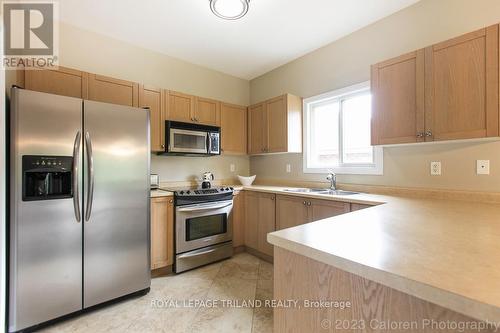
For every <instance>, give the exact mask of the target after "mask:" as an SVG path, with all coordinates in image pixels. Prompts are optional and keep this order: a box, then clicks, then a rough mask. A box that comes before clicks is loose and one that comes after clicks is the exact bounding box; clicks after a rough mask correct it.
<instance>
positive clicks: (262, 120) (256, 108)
mask: <svg viewBox="0 0 500 333" xmlns="http://www.w3.org/2000/svg"><path fill="white" fill-rule="evenodd" d="M265 110H266V105H265V104H264V103H259V104H256V105H252V106H250V107H249V108H248V154H250V155H255V154H262V153H264V152H265V147H266V142H267V125H266V123H267V118H266V112H265Z"/></svg>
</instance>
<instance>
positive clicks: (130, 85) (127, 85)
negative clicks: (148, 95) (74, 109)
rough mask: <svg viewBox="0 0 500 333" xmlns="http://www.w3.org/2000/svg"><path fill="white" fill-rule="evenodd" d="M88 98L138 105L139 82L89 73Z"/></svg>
mask: <svg viewBox="0 0 500 333" xmlns="http://www.w3.org/2000/svg"><path fill="white" fill-rule="evenodd" d="M89 99H90V100H92V101H97V102H104V103H111V104H119V105H126V106H135V107H138V106H139V84H138V83H135V82H130V81H125V80H119V79H115V78H111V77H107V76H102V75H97V74H89Z"/></svg>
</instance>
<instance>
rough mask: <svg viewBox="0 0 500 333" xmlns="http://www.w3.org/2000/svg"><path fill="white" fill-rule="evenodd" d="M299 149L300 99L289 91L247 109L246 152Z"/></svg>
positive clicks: (300, 133)
mask: <svg viewBox="0 0 500 333" xmlns="http://www.w3.org/2000/svg"><path fill="white" fill-rule="evenodd" d="M300 152H302V98H300V97H297V96H293V95H290V94H286V95H282V96H279V97H275V98H272V99H270V100H267V101H265V102H263V103H259V104H255V105H252V106H250V107H249V108H248V153H249V154H250V155H256V154H266V153H300Z"/></svg>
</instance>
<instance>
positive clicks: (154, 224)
mask: <svg viewBox="0 0 500 333" xmlns="http://www.w3.org/2000/svg"><path fill="white" fill-rule="evenodd" d="M173 263H174V204H173V199H172V198H171V197H159V198H151V269H152V270H153V269H158V268H162V267H166V266H169V265H172V264H173Z"/></svg>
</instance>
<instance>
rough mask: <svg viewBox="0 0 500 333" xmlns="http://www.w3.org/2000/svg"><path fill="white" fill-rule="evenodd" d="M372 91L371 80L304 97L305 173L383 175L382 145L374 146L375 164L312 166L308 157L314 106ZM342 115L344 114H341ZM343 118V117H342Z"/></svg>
mask: <svg viewBox="0 0 500 333" xmlns="http://www.w3.org/2000/svg"><path fill="white" fill-rule="evenodd" d="M367 91H370V81H366V82H363V83H359V84H355V85H352V86H349V87H345V88H342V89H338V90H334V91H331V92H328V93H325V94H321V95H317V96H313V97H309V98H306V99H304V101H303V104H304V105H303V106H304V108H303V110H304V112H303V123H304V131H303V132H304V133H303V146H304V154H303V171H304V173H328V172H335V173H337V174H346V175H383V174H384V151H383V148H382V147H378V146H376V147H373V161H374V163H373V164H365V165H362V164H356V165H352V164H342V165H338V166H333V167H331V168H310V167H308V166H307V159H308V157H309V152H310V149H309V144H310V142H311V140H310V128H309V124H310V112H311V109H312V106H313V105H315V104H319V103H324V102H326V101H329V100H336V99H341V98H342V97H345V96H352V95H355V94H359V93H364V92H367ZM341 117H342V116H341ZM341 120H342V119H341ZM342 130H343V129H342V123H340V133H339V144H340V149H341V151H340V152H339V153H340V154H342V141H343V136H342Z"/></svg>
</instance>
